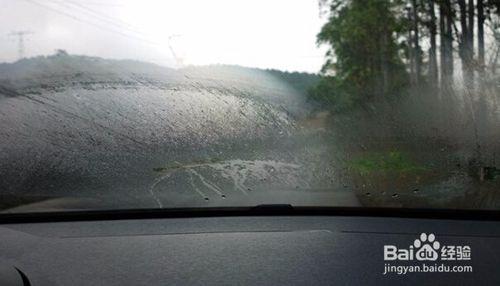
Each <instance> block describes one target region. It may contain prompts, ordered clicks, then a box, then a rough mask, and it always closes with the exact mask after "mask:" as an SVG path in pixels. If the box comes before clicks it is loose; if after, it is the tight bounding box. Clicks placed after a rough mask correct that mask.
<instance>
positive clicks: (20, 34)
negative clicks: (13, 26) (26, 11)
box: [9, 31, 34, 59]
mask: <svg viewBox="0 0 500 286" xmlns="http://www.w3.org/2000/svg"><path fill="white" fill-rule="evenodd" d="M32 34H34V33H33V32H31V31H13V32H11V33H10V34H9V36H11V37H16V38H17V53H18V57H19V59H23V58H24V40H25V37H26V36H28V35H32Z"/></svg>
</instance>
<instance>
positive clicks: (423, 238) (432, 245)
mask: <svg viewBox="0 0 500 286" xmlns="http://www.w3.org/2000/svg"><path fill="white" fill-rule="evenodd" d="M413 246H415V249H418V250H417V252H416V253H415V257H416V258H417V260H430V261H435V260H437V259H438V256H439V253H438V250H439V248H440V246H441V245H440V244H439V241H437V240H436V236H435V235H434V234H432V233H430V234H429V235H427V234H426V233H422V234H420V238H418V239H415V241H414V242H413Z"/></svg>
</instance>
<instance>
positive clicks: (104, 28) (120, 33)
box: [24, 0, 162, 47]
mask: <svg viewBox="0 0 500 286" xmlns="http://www.w3.org/2000/svg"><path fill="white" fill-rule="evenodd" d="M24 1H26V2H29V3H31V4H34V5H37V6H40V7H42V8H44V9H46V10H50V11H52V12H54V13H57V14H59V15H63V16H66V17H68V18H71V19H73V20H75V21H77V22H80V23H84V24H87V25H91V26H93V27H95V28H97V29H100V30H105V31H107V32H111V33H115V34H118V35H120V36H123V37H126V38H129V39H132V40H136V41H140V42H142V43H145V44H149V45H153V46H157V47H162V45H160V44H159V43H157V42H154V41H151V40H148V39H144V38H141V37H137V36H135V35H130V34H126V33H123V32H122V31H118V30H115V29H112V28H109V27H106V26H103V25H100V24H97V23H94V22H90V21H86V20H84V19H82V18H79V17H77V16H75V15H72V14H70V13H68V12H66V11H61V10H58V9H55V8H53V7H51V6H47V5H44V4H41V3H39V2H37V1H34V0H24Z"/></svg>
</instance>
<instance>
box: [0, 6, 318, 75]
mask: <svg viewBox="0 0 500 286" xmlns="http://www.w3.org/2000/svg"><path fill="white" fill-rule="evenodd" d="M0 7H1V9H0V62H12V61H15V60H17V59H18V57H19V56H18V39H19V38H18V37H17V36H12V35H10V33H12V32H14V31H28V32H30V34H29V35H26V36H25V43H24V47H25V48H24V50H25V52H24V54H25V56H26V57H32V56H37V55H50V54H53V53H54V51H55V50H56V49H63V50H66V51H67V52H68V53H70V54H78V55H89V56H98V57H103V58H112V59H135V60H141V61H148V62H154V63H157V64H160V65H165V66H169V67H182V66H185V65H207V64H232V65H242V66H248V67H257V68H273V69H279V70H286V71H305V72H318V71H319V70H320V68H321V65H322V63H323V62H324V54H325V51H326V47H317V45H316V34H317V33H318V32H319V30H320V29H321V26H322V25H323V23H324V22H325V21H326V19H324V18H323V17H320V13H319V7H318V1H317V0H0Z"/></svg>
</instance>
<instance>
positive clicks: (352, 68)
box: [310, 0, 407, 110]
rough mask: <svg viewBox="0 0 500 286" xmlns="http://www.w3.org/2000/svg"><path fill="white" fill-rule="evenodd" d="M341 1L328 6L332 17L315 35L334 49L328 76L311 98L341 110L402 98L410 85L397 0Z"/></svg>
mask: <svg viewBox="0 0 500 286" xmlns="http://www.w3.org/2000/svg"><path fill="white" fill-rule="evenodd" d="M340 2H343V4H342V3H340ZM340 2H339V1H338V0H331V1H330V6H329V7H330V11H329V12H330V18H329V20H328V22H327V23H326V24H325V25H324V26H323V28H322V29H321V31H320V33H319V34H318V36H317V41H318V44H327V45H328V46H329V47H330V50H329V51H328V53H327V57H328V59H327V61H326V63H325V64H324V66H323V69H322V72H323V73H324V74H325V75H327V76H325V77H324V78H323V79H322V80H321V82H320V83H319V84H318V85H317V86H316V87H315V88H313V89H311V90H310V95H311V97H312V98H313V99H316V100H318V99H319V100H322V101H323V102H326V103H328V104H330V105H332V106H334V108H335V109H340V110H342V109H346V108H350V107H352V106H355V105H358V104H362V103H363V102H365V101H368V100H372V99H375V98H382V97H391V96H394V95H396V94H398V92H399V91H400V90H401V89H402V88H403V87H404V86H405V85H406V83H407V73H406V69H405V66H404V64H403V61H402V59H401V55H402V51H401V50H402V46H401V45H400V44H398V43H397V41H396V38H397V35H398V33H401V31H402V30H403V29H402V26H403V23H402V22H401V21H400V20H398V18H397V17H396V16H395V11H396V10H398V9H400V6H399V5H400V3H399V1H377V0H374V1H367V0H351V1H340ZM341 4H342V5H341Z"/></svg>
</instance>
